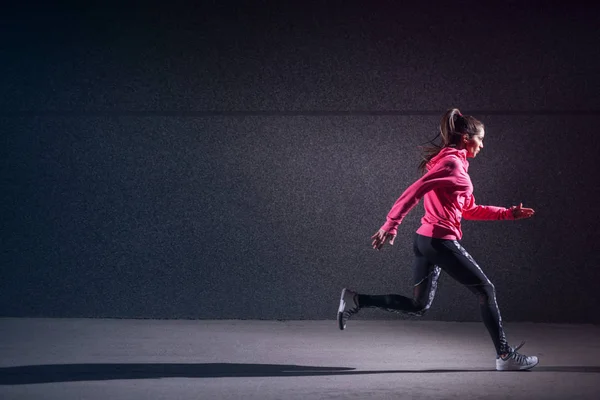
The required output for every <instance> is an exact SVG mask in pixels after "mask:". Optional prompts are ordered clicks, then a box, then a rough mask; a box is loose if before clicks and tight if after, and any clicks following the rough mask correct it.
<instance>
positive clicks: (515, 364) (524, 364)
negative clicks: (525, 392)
mask: <svg viewBox="0 0 600 400" xmlns="http://www.w3.org/2000/svg"><path fill="white" fill-rule="evenodd" d="M524 344H525V342H523V343H521V344H520V345H518V346H517V347H515V348H514V349H512V348H511V351H510V353H508V354H506V355H505V356H504V357H500V356H498V357H496V370H497V371H521V370H525V369H531V368H533V367H535V366H536V365H538V363H539V362H540V361H539V360H538V358H537V357H536V356H526V355H524V354H519V353H517V350H519V349H520V348H521V347H522V346H523V345H524Z"/></svg>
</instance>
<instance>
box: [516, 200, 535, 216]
mask: <svg viewBox="0 0 600 400" xmlns="http://www.w3.org/2000/svg"><path fill="white" fill-rule="evenodd" d="M510 211H511V212H512V215H513V218H514V219H524V218H530V217H532V216H533V214H535V211H533V208H524V207H523V203H521V204H519V205H518V206H512V207H511V208H510Z"/></svg>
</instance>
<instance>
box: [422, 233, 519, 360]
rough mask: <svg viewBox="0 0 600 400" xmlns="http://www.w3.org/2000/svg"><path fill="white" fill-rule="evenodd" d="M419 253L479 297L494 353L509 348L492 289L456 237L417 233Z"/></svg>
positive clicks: (503, 351) (490, 283) (493, 289)
mask: <svg viewBox="0 0 600 400" xmlns="http://www.w3.org/2000/svg"><path fill="white" fill-rule="evenodd" d="M417 242H418V244H419V249H420V251H421V252H422V253H423V255H424V256H425V257H426V258H427V259H428V260H430V261H431V262H435V263H436V264H437V265H439V266H440V267H441V268H442V270H444V271H445V272H446V273H447V274H448V275H450V276H451V277H452V278H454V279H455V280H457V281H458V282H460V283H462V284H463V285H465V286H466V287H467V288H468V289H469V290H470V291H471V292H473V293H474V294H475V295H476V296H477V298H478V299H479V307H480V310H481V317H482V319H483V323H484V324H485V326H486V328H487V330H488V332H489V334H490V336H491V338H492V341H493V342H494V346H495V347H496V352H497V354H504V353H506V352H509V351H510V347H509V346H508V343H507V341H506V336H505V334H504V329H503V327H502V317H501V316H500V310H499V308H498V303H497V302H496V289H495V288H494V285H493V284H492V282H490V280H489V279H488V278H487V276H486V275H485V274H484V273H483V271H482V270H481V268H479V265H477V263H476V262H475V260H474V259H473V257H471V255H470V254H469V253H468V252H467V251H466V250H465V248H464V247H462V246H461V245H460V243H459V242H458V241H456V240H443V239H433V238H428V237H425V236H420V237H419V238H418V239H417Z"/></svg>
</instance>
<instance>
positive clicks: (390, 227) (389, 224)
mask: <svg viewBox="0 0 600 400" xmlns="http://www.w3.org/2000/svg"><path fill="white" fill-rule="evenodd" d="M380 229H383V230H384V231H386V232H387V233H389V234H390V235H395V234H397V233H398V224H397V223H396V222H394V221H390V220H388V221H386V223H385V224H383V225H382V226H381V228H380Z"/></svg>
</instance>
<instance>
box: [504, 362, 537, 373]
mask: <svg viewBox="0 0 600 400" xmlns="http://www.w3.org/2000/svg"><path fill="white" fill-rule="evenodd" d="M539 363H540V360H539V359H538V361H537V362H536V363H535V364H533V365H528V366H526V367H521V368H519V369H498V367H496V371H527V370H530V369H531V368H533V367H535V366H536V365H538V364H539Z"/></svg>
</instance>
